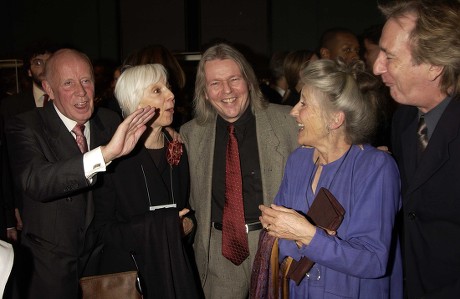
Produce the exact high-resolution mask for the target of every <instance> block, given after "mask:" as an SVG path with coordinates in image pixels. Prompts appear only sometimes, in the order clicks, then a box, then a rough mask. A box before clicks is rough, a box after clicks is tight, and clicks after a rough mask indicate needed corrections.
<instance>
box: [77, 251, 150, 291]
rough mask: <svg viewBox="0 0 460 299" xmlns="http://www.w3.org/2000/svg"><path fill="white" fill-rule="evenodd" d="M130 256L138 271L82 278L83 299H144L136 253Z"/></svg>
mask: <svg viewBox="0 0 460 299" xmlns="http://www.w3.org/2000/svg"><path fill="white" fill-rule="evenodd" d="M130 255H131V258H132V260H133V263H134V265H135V266H136V269H137V271H126V272H119V273H112V274H103V275H94V276H87V277H83V278H81V279H80V287H81V291H82V299H142V298H143V296H142V286H141V281H140V277H139V268H138V267H137V262H136V258H135V257H134V255H135V253H134V252H130Z"/></svg>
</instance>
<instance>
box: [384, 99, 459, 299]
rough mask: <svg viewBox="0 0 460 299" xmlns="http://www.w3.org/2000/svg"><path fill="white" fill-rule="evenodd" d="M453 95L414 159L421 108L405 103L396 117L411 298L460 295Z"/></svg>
mask: <svg viewBox="0 0 460 299" xmlns="http://www.w3.org/2000/svg"><path fill="white" fill-rule="evenodd" d="M459 100H460V99H459V97H458V96H457V97H456V98H454V99H452V101H451V102H450V104H449V105H448V106H447V108H446V110H445V111H444V113H443V115H442V116H441V118H440V120H439V122H438V124H437V126H436V129H435V130H434V132H433V134H432V137H431V139H430V141H429V143H428V146H427V148H426V150H425V152H424V153H423V155H422V157H421V160H420V162H419V165H418V166H417V162H416V157H417V155H416V148H417V145H416V138H417V137H416V130H417V122H418V110H417V109H416V108H415V107H409V106H403V107H401V108H400V109H399V110H398V111H397V112H396V113H395V117H394V121H393V153H394V155H395V157H396V159H397V161H398V163H399V169H400V172H401V181H402V182H401V183H402V195H403V214H404V215H403V218H404V233H403V236H404V243H403V244H404V251H405V270H406V281H407V285H406V287H407V292H408V295H409V298H411V299H412V298H421V297H422V296H423V298H460V238H459V236H460V217H459V211H460V183H459V174H460V101H459Z"/></svg>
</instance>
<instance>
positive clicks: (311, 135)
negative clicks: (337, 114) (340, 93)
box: [291, 86, 329, 148]
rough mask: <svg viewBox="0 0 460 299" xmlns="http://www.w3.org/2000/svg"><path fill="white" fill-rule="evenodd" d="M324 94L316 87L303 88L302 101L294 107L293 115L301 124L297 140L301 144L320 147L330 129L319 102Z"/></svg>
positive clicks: (299, 124)
mask: <svg viewBox="0 0 460 299" xmlns="http://www.w3.org/2000/svg"><path fill="white" fill-rule="evenodd" d="M322 96H323V95H322V94H321V93H320V92H318V91H316V90H315V89H314V88H312V87H309V86H305V87H303V88H302V93H301V97H300V101H299V102H298V103H297V104H296V105H295V106H294V108H292V110H291V116H293V117H294V118H295V119H296V122H297V124H298V126H299V134H298V136H297V142H298V143H299V144H300V145H306V146H312V147H316V148H317V147H318V146H320V145H321V144H323V143H324V142H325V141H326V139H327V136H328V135H329V131H328V129H327V122H326V121H325V119H324V117H325V113H323V110H322V109H323V108H322V107H321V105H320V104H319V100H321V97H322Z"/></svg>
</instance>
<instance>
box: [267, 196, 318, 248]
mask: <svg viewBox="0 0 460 299" xmlns="http://www.w3.org/2000/svg"><path fill="white" fill-rule="evenodd" d="M259 209H260V210H261V211H262V216H260V217H259V219H260V222H261V223H262V225H263V227H264V229H265V230H266V231H268V233H269V234H270V235H271V236H274V237H277V238H282V239H287V240H293V241H296V243H297V245H299V246H301V245H302V244H303V245H308V244H310V241H311V239H312V238H313V236H314V235H315V233H316V226H314V225H312V224H311V223H310V222H309V221H308V220H307V219H306V218H305V217H304V216H302V215H301V214H299V213H297V212H296V211H294V210H292V209H287V208H285V207H282V206H277V205H274V204H272V205H270V207H266V206H264V205H260V206H259Z"/></svg>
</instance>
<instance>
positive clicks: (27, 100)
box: [0, 90, 36, 237]
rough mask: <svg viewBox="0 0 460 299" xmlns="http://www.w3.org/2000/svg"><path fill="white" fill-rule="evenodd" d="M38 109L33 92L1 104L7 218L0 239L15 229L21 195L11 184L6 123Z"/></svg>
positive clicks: (2, 202)
mask: <svg viewBox="0 0 460 299" xmlns="http://www.w3.org/2000/svg"><path fill="white" fill-rule="evenodd" d="M34 108H36V106H35V99H34V95H33V93H32V90H30V91H28V92H22V93H19V94H15V95H12V96H9V97H7V98H5V99H3V100H1V102H0V144H1V146H0V150H1V161H0V163H1V178H2V179H1V184H2V186H1V188H0V190H1V191H2V192H1V193H0V209H4V210H5V212H4V213H3V210H0V219H2V217H5V220H0V230H1V233H0V237H1V236H2V234H3V233H4V232H5V229H6V228H7V227H15V226H16V221H15V218H14V208H15V207H16V206H17V204H18V203H15V197H19V196H20V194H14V193H13V192H14V189H13V188H11V187H12V182H11V173H10V169H9V165H8V151H7V149H6V140H5V139H4V128H5V123H6V121H7V120H8V119H9V118H11V117H13V116H15V115H17V114H20V113H23V112H26V111H29V110H32V109H34Z"/></svg>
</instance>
